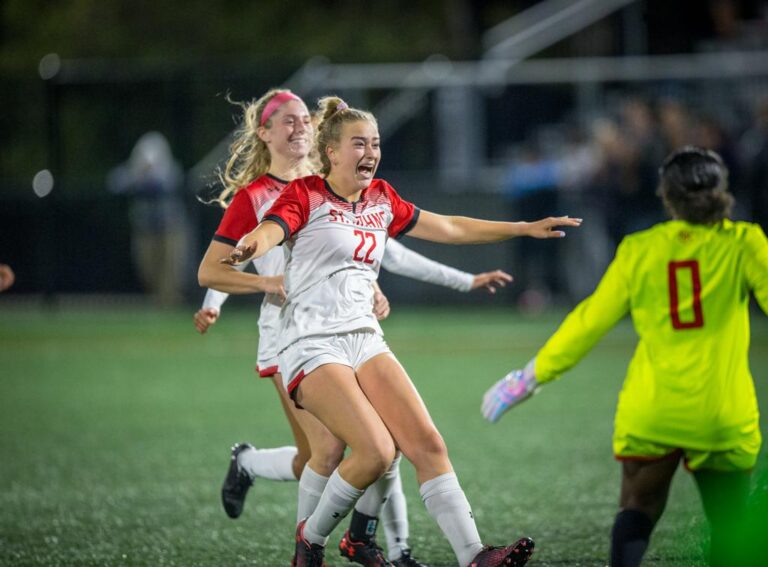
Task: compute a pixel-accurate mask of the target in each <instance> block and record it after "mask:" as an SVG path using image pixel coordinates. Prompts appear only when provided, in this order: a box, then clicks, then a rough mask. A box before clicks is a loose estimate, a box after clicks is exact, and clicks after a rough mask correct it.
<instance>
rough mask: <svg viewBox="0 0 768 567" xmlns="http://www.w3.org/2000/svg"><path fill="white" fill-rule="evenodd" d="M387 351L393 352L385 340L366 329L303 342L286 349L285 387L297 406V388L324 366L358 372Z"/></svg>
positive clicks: (282, 360)
mask: <svg viewBox="0 0 768 567" xmlns="http://www.w3.org/2000/svg"><path fill="white" fill-rule="evenodd" d="M385 352H391V351H390V350H389V347H388V346H387V343H386V342H385V341H384V337H382V336H381V335H380V334H378V333H376V332H375V331H372V330H364V331H353V332H351V333H341V334H338V335H316V336H312V337H307V338H305V339H301V340H299V341H297V342H295V343H293V344H292V345H290V346H289V347H287V348H286V349H285V350H283V351H282V352H281V353H280V355H279V357H278V360H279V365H280V370H281V372H282V374H283V385H284V386H285V389H286V390H288V395H289V396H290V397H291V399H292V400H293V401H294V403H295V402H296V389H297V388H298V387H299V384H300V383H301V381H302V380H303V379H304V377H305V376H307V374H309V373H310V372H312V371H313V370H315V369H316V368H318V367H320V366H322V365H324V364H343V365H344V366H349V367H350V368H352V369H353V370H357V369H358V368H359V367H360V366H361V365H362V364H363V363H364V362H366V361H367V360H370V359H371V358H373V357H374V356H376V355H378V354H382V353H385ZM297 406H298V404H297Z"/></svg>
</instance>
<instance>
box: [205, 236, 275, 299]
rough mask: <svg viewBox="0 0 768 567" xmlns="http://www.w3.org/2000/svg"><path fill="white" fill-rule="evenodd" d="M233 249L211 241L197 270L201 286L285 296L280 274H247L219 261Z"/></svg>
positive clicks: (227, 290)
mask: <svg viewBox="0 0 768 567" xmlns="http://www.w3.org/2000/svg"><path fill="white" fill-rule="evenodd" d="M265 224H274V223H265ZM262 226H264V225H259V226H258V227H257V228H256V230H254V232H256V231H257V230H259V229H260V228H261V227H262ZM278 230H279V229H278ZM280 234H282V231H280ZM235 250H236V248H235V247H234V246H232V245H231V244H227V243H225V242H219V241H217V240H213V241H211V243H210V245H209V246H208V250H207V251H206V253H205V256H204V257H203V261H202V262H200V268H199V269H198V272H197V281H198V282H199V284H200V286H201V287H208V288H213V289H216V290H218V291H223V292H226V293H237V294H243V293H259V292H265V293H275V294H277V295H280V296H282V297H285V290H284V289H283V277H282V276H259V275H257V274H249V273H246V272H241V271H240V270H238V269H237V267H235V266H234V265H232V264H229V263H222V262H221V259H222V258H229V257H230V256H231V254H233V252H234V251H235ZM264 253H266V252H264Z"/></svg>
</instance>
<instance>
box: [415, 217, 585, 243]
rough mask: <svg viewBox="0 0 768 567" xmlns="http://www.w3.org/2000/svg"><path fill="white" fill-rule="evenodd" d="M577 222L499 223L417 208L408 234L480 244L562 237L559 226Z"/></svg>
mask: <svg viewBox="0 0 768 567" xmlns="http://www.w3.org/2000/svg"><path fill="white" fill-rule="evenodd" d="M579 225H581V219H575V218H570V217H549V218H546V219H542V220H539V221H535V222H499V221H488V220H481V219H474V218H469V217H459V216H446V215H438V214H436V213H430V212H429V211H421V212H420V214H419V217H418V220H417V221H416V224H415V225H414V227H413V228H412V229H411V230H410V231H409V232H408V235H409V236H413V237H415V238H421V239H424V240H431V241H433V242H441V243H444V244H483V243H486V242H499V241H501V240H508V239H510V238H514V237H516V236H530V237H532V238H562V237H563V236H565V232H563V231H562V230H557V229H558V228H559V227H566V226H572V227H577V226H579Z"/></svg>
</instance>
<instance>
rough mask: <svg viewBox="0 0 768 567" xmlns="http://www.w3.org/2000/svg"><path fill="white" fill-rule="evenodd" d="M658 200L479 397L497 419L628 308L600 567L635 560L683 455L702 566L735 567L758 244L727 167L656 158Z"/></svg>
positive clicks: (694, 152)
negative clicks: (692, 487)
mask: <svg viewBox="0 0 768 567" xmlns="http://www.w3.org/2000/svg"><path fill="white" fill-rule="evenodd" d="M660 176H661V181H660V184H659V190H658V193H659V195H660V196H661V199H662V201H663V202H664V205H665V207H666V209H667V211H668V212H669V214H670V215H671V216H672V220H671V221H668V222H664V223H661V224H657V225H656V226H654V227H652V228H650V229H648V230H646V231H642V232H639V233H637V234H633V235H631V236H628V237H626V238H625V239H624V241H623V242H622V243H621V244H620V245H619V248H618V250H617V252H616V258H615V259H614V261H613V263H612V264H611V265H610V266H609V267H608V270H607V271H606V273H605V275H604V276H603V279H602V281H601V282H600V284H599V285H598V287H597V289H596V290H595V292H594V293H593V294H592V296H591V297H589V298H587V299H586V300H584V301H583V302H582V303H580V304H579V305H578V306H577V307H576V308H575V309H574V310H573V311H572V312H571V314H570V315H568V317H567V318H566V319H565V321H564V322H563V324H562V325H561V326H560V328H559V329H558V330H557V332H556V333H555V334H554V335H552V337H551V338H550V339H549V341H547V343H546V344H545V345H544V347H543V348H542V349H541V350H540V351H539V352H538V354H537V355H536V357H535V358H534V359H533V360H532V361H531V362H530V363H529V364H528V365H527V366H526V367H525V369H524V370H522V371H519V370H518V371H513V372H511V373H510V374H508V375H507V376H506V377H505V378H503V379H501V380H500V381H499V382H497V383H496V384H495V385H494V386H493V387H492V388H491V389H490V390H488V392H487V393H486V394H485V398H484V401H483V408H482V411H483V414H484V415H485V417H486V418H488V419H489V420H490V421H496V420H498V419H499V418H500V417H501V415H502V414H503V413H504V412H505V411H506V410H507V409H509V408H510V407H512V406H514V405H515V404H517V403H519V402H521V401H523V400H525V399H527V398H528V397H530V395H531V394H532V393H533V392H534V391H535V390H536V388H537V387H538V386H539V384H545V383H547V382H550V381H552V380H554V379H556V378H558V377H559V376H560V375H561V374H563V373H564V372H565V371H567V370H568V369H570V368H571V367H572V366H574V365H575V364H576V363H577V362H578V361H579V360H580V359H581V358H582V357H583V356H585V355H586V354H587V352H589V350H590V349H591V348H592V346H593V345H594V344H595V343H596V342H597V341H598V340H599V339H600V338H601V337H602V336H603V335H604V334H605V333H606V332H607V331H608V330H609V329H610V328H611V327H613V325H614V324H615V323H616V322H617V321H619V320H620V319H621V318H622V317H623V316H624V315H626V314H627V313H630V314H631V316H632V321H633V323H634V326H635V329H636V330H637V333H638V335H639V337H640V342H639V343H638V345H637V348H636V350H635V355H634V357H633V358H632V361H631V363H630V365H629V369H628V370H627V378H626V380H625V382H624V386H623V389H622V392H621V394H620V396H619V405H618V409H617V412H616V420H615V428H614V434H613V450H614V454H615V455H616V458H617V459H618V460H620V461H622V482H621V496H620V500H619V507H620V511H619V513H618V515H617V516H616V520H615V522H614V525H613V533H612V536H611V565H612V566H614V567H627V566H635V565H639V564H640V561H641V559H642V557H643V554H644V553H645V550H646V547H647V546H648V542H649V540H650V536H651V532H652V530H653V527H654V526H655V525H656V522H657V521H658V520H659V517H660V516H661V514H662V512H663V510H664V507H665V505H666V502H667V494H668V491H669V486H670V482H671V481H672V476H673V475H674V473H675V470H676V469H677V467H678V464H679V463H680V461H681V459H682V460H683V462H684V463H685V467H686V468H687V469H688V470H689V471H691V472H692V473H693V475H694V478H695V479H696V482H697V484H698V487H699V491H700V493H701V498H702V501H703V504H704V511H705V513H706V516H707V518H708V520H709V524H710V531H711V546H710V547H711V549H710V556H711V557H710V562H711V565H717V566H721V565H736V564H743V563H741V562H739V561H738V560H735V553H737V552H738V537H737V536H738V535H739V533H740V532H739V521H740V518H741V517H742V513H743V511H744V506H745V502H746V499H747V494H748V489H749V478H750V470H751V469H752V467H753V466H754V465H755V461H756V459H757V454H758V451H759V449H760V443H761V438H760V430H759V427H758V410H757V400H756V398H755V389H754V384H753V381H752V376H751V374H750V371H749V364H748V360H747V352H748V350H749V309H748V306H749V293H750V291H751V292H753V293H754V294H755V297H756V298H757V300H758V303H759V304H760V306H761V307H762V309H763V311H764V312H768V241H766V237H765V234H764V233H763V231H762V230H761V229H760V227H759V226H758V225H755V224H750V223H744V222H732V221H730V220H728V215H729V212H730V209H731V206H732V204H733V198H732V197H731V195H730V194H729V193H728V170H727V169H726V167H725V165H724V164H723V161H722V159H721V158H720V156H718V155H717V154H716V153H714V152H712V151H709V150H705V149H701V148H696V147H690V146H689V147H684V148H682V149H680V150H678V151H676V152H674V153H673V154H672V155H670V156H669V157H668V158H667V160H666V161H665V162H664V164H663V166H662V167H661V170H660Z"/></svg>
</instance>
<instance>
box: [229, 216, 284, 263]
mask: <svg viewBox="0 0 768 567" xmlns="http://www.w3.org/2000/svg"><path fill="white" fill-rule="evenodd" d="M284 236H285V233H284V232H283V228H282V227H281V226H280V225H279V224H277V223H276V222H274V221H271V220H267V221H264V222H262V223H261V224H260V225H259V226H257V227H256V228H254V229H253V230H252V231H251V232H249V233H248V234H246V235H245V236H243V237H242V238H241V239H240V242H238V243H237V246H235V247H234V248H233V249H231V250H230V252H229V254H227V255H226V256H224V257H222V258H221V259H220V260H219V262H221V263H222V264H226V265H229V266H238V265H240V264H242V263H243V262H247V261H248V260H250V259H252V258H260V257H261V256H263V255H264V254H266V253H267V252H269V251H270V250H272V249H273V248H274V247H275V246H277V245H278V244H280V242H282V240H283V238H284Z"/></svg>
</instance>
